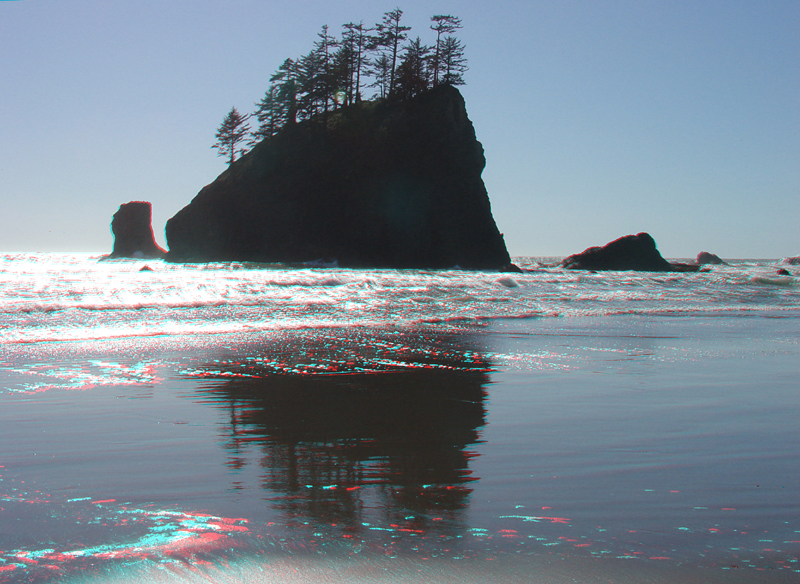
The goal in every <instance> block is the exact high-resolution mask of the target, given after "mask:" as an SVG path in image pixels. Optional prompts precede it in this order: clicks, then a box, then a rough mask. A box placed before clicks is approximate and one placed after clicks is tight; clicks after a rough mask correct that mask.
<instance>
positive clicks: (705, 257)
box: [695, 251, 727, 266]
mask: <svg viewBox="0 0 800 584" xmlns="http://www.w3.org/2000/svg"><path fill="white" fill-rule="evenodd" d="M695 263H696V264H698V265H705V264H714V265H720V266H722V265H727V264H726V263H725V262H724V261H723V260H722V259H721V258H720V257H719V256H718V255H716V254H713V253H710V252H707V251H701V252H700V253H699V254H697V259H696V260H695Z"/></svg>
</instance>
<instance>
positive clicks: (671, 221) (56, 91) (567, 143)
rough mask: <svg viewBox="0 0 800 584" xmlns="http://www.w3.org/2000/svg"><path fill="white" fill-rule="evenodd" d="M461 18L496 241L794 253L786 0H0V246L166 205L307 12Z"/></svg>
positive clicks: (75, 243) (799, 155)
mask: <svg viewBox="0 0 800 584" xmlns="http://www.w3.org/2000/svg"><path fill="white" fill-rule="evenodd" d="M396 6H399V7H400V8H401V9H402V10H403V11H404V17H403V20H404V22H405V23H406V24H408V25H410V26H412V27H413V29H412V31H411V33H412V35H419V36H420V37H422V39H423V41H427V42H430V41H431V40H432V33H431V32H430V31H429V29H428V26H429V22H430V21H429V19H430V16H431V15H433V14H454V15H457V16H459V17H461V19H462V21H463V23H464V29H463V30H462V31H460V34H459V37H460V38H461V39H462V40H463V41H464V43H465V44H466V46H467V57H468V59H469V66H470V70H469V72H468V73H467V75H466V81H467V85H466V86H465V87H463V88H462V93H463V94H464V97H465V98H466V101H467V110H468V113H469V115H470V118H471V119H472V121H473V124H474V125H475V129H476V132H477V135H478V139H479V140H480V141H481V142H482V143H483V145H484V149H485V152H486V159H487V166H486V170H485V171H484V174H483V178H484V182H485V183H486V187H487V189H488V191H489V197H490V199H491V201H492V209H493V212H494V216H495V220H496V221H497V224H498V227H499V228H500V231H502V232H503V233H504V234H505V238H506V243H507V244H508V247H509V251H510V252H511V254H512V255H567V254H570V253H575V252H578V251H582V250H583V249H584V248H586V247H588V246H591V245H601V244H604V243H606V242H608V241H610V240H612V239H615V238H616V237H619V236H621V235H626V234H628V233H637V232H639V231H648V232H649V233H650V234H652V235H653V237H654V238H655V240H656V242H657V243H658V246H659V249H660V250H661V252H662V254H663V255H664V256H666V257H694V256H695V255H696V254H697V253H698V252H700V251H702V250H707V251H711V252H713V253H716V254H718V255H720V256H722V257H728V258H737V257H783V256H787V255H798V254H800V235H798V233H800V229H799V228H798V222H799V221H800V34H799V33H798V31H800V2H798V1H797V0H789V1H763V0H761V1H736V0H724V1H715V2H711V1H703V0H691V1H680V0H673V1H666V0H665V1H659V2H656V1H647V0H636V1H633V0H631V1H591V2H590V1H572V0H559V1H553V0H548V1H541V0H528V1H525V2H509V1H503V0H497V1H495V2H486V0H479V1H472V0H462V1H454V0H443V1H439V2H437V1H435V0H434V1H432V0H425V1H422V0H406V1H404V2H398V3H396V2H392V3H386V4H383V3H380V2H375V1H366V0H361V1H357V0H341V1H338V2H329V1H326V2H322V1H317V0H313V1H311V0H308V1H305V0H297V1H296V2H293V3H289V2H283V1H281V2H272V1H266V0H225V1H222V0H191V1H188V0H186V1H182V2H178V1H170V0H139V1H136V2H130V1H129V2H117V1H114V0H16V1H0V83H2V89H1V90H0V197H1V200H2V215H0V250H4V251H97V252H109V251H110V250H111V245H112V237H111V234H110V231H109V224H110V221H111V216H112V214H113V213H114V212H115V211H116V210H117V208H118V207H119V204H120V203H124V202H127V201H131V200H147V201H151V202H152V203H153V211H154V217H153V226H154V230H155V232H156V238H157V240H159V241H160V242H161V243H162V244H163V243H164V235H163V227H164V224H165V222H166V220H167V219H168V218H169V217H171V216H172V215H174V214H175V213H176V212H177V211H178V210H179V209H180V208H182V207H183V206H185V205H186V204H188V203H189V201H190V200H191V199H192V197H194V196H195V195H196V194H197V192H198V191H199V190H200V189H201V188H202V187H203V186H204V185H206V184H208V183H209V182H211V181H212V180H214V178H215V177H216V176H217V175H218V174H219V173H220V172H222V171H223V170H224V169H225V161H224V160H223V159H222V158H219V157H218V156H217V155H216V151H214V150H212V149H211V148H210V146H211V144H212V143H213V142H214V132H215V130H216V128H217V127H218V126H219V124H220V122H221V121H222V118H223V117H224V115H225V114H226V113H227V112H228V110H229V109H230V108H231V106H234V105H235V106H236V107H237V108H238V109H239V110H240V111H243V112H249V111H252V110H253V109H254V103H255V102H256V101H258V100H259V99H261V97H262V96H263V93H264V91H265V90H266V88H267V85H268V82H269V77H270V75H271V74H272V73H273V72H274V71H275V69H277V67H278V66H279V65H280V63H281V62H282V61H283V60H284V59H285V58H287V57H293V58H294V57H297V56H300V55H302V54H304V53H307V52H308V51H309V50H310V49H311V46H312V43H313V42H314V40H316V34H317V32H318V31H319V29H320V27H321V25H323V24H328V25H329V26H330V27H331V29H332V30H334V31H336V32H337V33H338V32H339V30H340V25H341V24H343V23H345V22H349V21H358V20H364V22H365V23H366V24H372V23H374V22H376V21H378V20H380V18H381V15H382V14H383V13H384V12H386V11H388V10H391V9H393V8H395V7H396Z"/></svg>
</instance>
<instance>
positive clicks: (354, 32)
mask: <svg viewBox="0 0 800 584" xmlns="http://www.w3.org/2000/svg"><path fill="white" fill-rule="evenodd" d="M343 28H344V29H345V30H344V32H343V33H342V47H343V48H344V47H348V50H349V52H350V54H351V59H352V60H351V69H350V74H351V75H350V90H349V92H348V94H349V95H348V98H349V99H348V103H353V102H354V101H355V103H358V102H360V101H361V74H362V73H363V72H364V70H365V67H366V65H367V50H368V47H369V46H370V45H371V43H372V37H371V36H370V34H369V33H371V32H372V31H373V30H375V29H374V28H366V27H365V26H364V22H363V21H360V22H359V23H358V24H353V23H352V22H348V23H347V24H345V25H343Z"/></svg>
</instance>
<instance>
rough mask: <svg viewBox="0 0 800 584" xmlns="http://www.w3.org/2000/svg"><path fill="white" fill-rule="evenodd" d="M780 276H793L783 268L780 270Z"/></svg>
mask: <svg viewBox="0 0 800 584" xmlns="http://www.w3.org/2000/svg"><path fill="white" fill-rule="evenodd" d="M778 275H779V276H791V275H792V274H791V272H789V270H784V269H783V268H781V269H780V270H778Z"/></svg>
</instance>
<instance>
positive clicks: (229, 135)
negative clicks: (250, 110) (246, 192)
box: [211, 106, 250, 166]
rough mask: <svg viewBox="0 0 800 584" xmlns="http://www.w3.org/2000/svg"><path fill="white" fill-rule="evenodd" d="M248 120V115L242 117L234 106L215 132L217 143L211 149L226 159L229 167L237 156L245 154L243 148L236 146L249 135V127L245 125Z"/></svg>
mask: <svg viewBox="0 0 800 584" xmlns="http://www.w3.org/2000/svg"><path fill="white" fill-rule="evenodd" d="M249 118H250V115H249V114H248V115H246V116H243V115H242V114H240V113H239V111H238V110H237V109H236V107H235V106H234V107H232V108H231V111H229V112H228V115H226V116H225V119H224V120H222V124H221V125H220V127H219V129H218V130H217V133H216V135H215V137H216V138H217V141H216V143H214V145H213V146H211V147H212V148H216V149H217V154H218V155H219V156H224V157H226V158H227V159H228V165H229V166H230V165H231V164H233V161H234V160H236V155H237V154H239V155H241V154H244V153H245V152H246V150H245V149H244V148H238V146H239V144H240V143H241V142H243V141H244V140H245V139H246V138H247V135H248V134H249V133H250V126H249V124H247V120H248V119H249Z"/></svg>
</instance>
